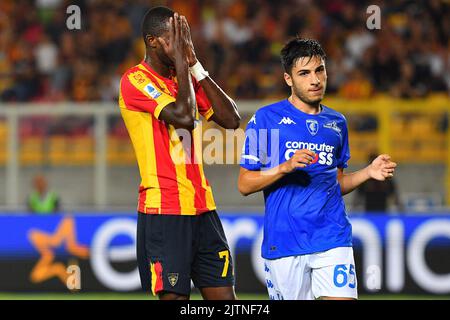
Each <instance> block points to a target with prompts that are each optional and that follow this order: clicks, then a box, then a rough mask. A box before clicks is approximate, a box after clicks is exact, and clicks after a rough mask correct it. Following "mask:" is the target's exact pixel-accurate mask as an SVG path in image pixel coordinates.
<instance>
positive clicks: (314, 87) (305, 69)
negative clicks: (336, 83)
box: [284, 56, 327, 104]
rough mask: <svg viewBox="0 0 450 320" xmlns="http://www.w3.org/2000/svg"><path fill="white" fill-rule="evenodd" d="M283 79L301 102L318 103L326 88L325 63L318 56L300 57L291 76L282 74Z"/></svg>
mask: <svg viewBox="0 0 450 320" xmlns="http://www.w3.org/2000/svg"><path fill="white" fill-rule="evenodd" d="M284 79H285V81H286V83H287V84H288V86H290V87H292V89H293V93H294V94H295V95H296V96H297V97H298V98H299V99H300V100H301V101H303V102H304V103H307V104H316V103H319V102H320V101H322V99H323V96H324V95H325V89H326V86H327V72H326V70H325V61H324V60H323V59H322V58H321V57H318V56H314V57H302V58H300V59H298V60H297V61H296V62H295V64H294V65H293V67H292V71H291V74H288V73H285V74H284Z"/></svg>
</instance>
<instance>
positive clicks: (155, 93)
mask: <svg viewBox="0 0 450 320" xmlns="http://www.w3.org/2000/svg"><path fill="white" fill-rule="evenodd" d="M144 91H145V92H147V93H148V95H149V96H150V97H152V98H153V99H156V98H158V97H159V96H160V95H161V94H162V93H161V92H159V91H158V90H157V89H156V88H155V87H154V86H153V85H152V84H151V83H149V84H147V85H146V86H145V87H144Z"/></svg>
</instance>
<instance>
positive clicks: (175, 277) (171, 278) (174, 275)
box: [167, 273, 178, 287]
mask: <svg viewBox="0 0 450 320" xmlns="http://www.w3.org/2000/svg"><path fill="white" fill-rule="evenodd" d="M167 279H169V283H170V285H171V286H172V287H175V285H176V284H177V282H178V273H169V274H167Z"/></svg>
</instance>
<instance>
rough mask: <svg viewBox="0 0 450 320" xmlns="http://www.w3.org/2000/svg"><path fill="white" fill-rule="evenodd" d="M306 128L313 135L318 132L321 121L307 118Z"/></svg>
mask: <svg viewBox="0 0 450 320" xmlns="http://www.w3.org/2000/svg"><path fill="white" fill-rule="evenodd" d="M306 128H308V131H309V133H311V134H312V135H313V136H315V135H316V134H317V131H319V123H318V122H317V120H311V119H308V120H306Z"/></svg>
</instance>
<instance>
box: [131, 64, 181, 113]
mask: <svg viewBox="0 0 450 320" xmlns="http://www.w3.org/2000/svg"><path fill="white" fill-rule="evenodd" d="M155 78H156V77H155ZM128 80H129V81H130V82H131V84H132V85H133V86H135V87H136V88H137V89H138V90H139V91H141V92H142V93H143V94H144V95H145V96H147V97H148V98H149V99H152V100H154V101H156V103H157V104H158V106H157V107H156V109H155V111H154V116H155V118H156V119H158V118H159V114H160V113H161V110H162V109H163V108H164V107H165V106H167V105H168V104H169V103H172V102H175V98H174V97H172V96H171V95H169V94H167V93H166V92H164V91H162V90H160V89H159V88H158V87H157V86H156V85H154V84H153V82H152V80H151V79H150V78H149V77H148V76H147V75H146V74H145V73H144V72H142V71H140V70H139V71H136V72H132V73H130V74H129V75H128ZM156 80H157V81H158V83H160V81H159V79H156Z"/></svg>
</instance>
